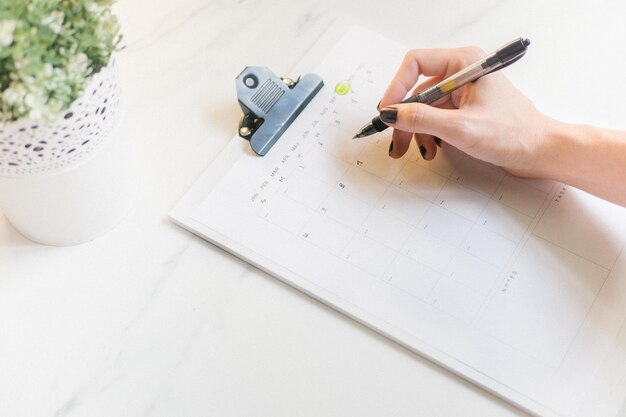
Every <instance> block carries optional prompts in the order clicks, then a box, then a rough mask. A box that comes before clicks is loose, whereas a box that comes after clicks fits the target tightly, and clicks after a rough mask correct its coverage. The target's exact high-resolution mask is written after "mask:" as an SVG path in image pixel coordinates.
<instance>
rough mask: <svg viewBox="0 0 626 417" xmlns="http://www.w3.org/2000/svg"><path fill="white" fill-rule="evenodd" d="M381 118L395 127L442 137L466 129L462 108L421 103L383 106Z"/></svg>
mask: <svg viewBox="0 0 626 417" xmlns="http://www.w3.org/2000/svg"><path fill="white" fill-rule="evenodd" d="M380 118H381V120H382V121H383V122H384V123H385V124H387V125H389V126H391V127H393V128H394V129H397V130H401V131H404V132H413V133H426V134H429V135H431V136H437V137H440V138H441V137H444V138H450V137H454V136H458V135H459V133H461V132H462V130H463V129H464V120H463V116H462V114H461V110H449V109H440V108H438V107H433V106H429V105H426V104H421V103H407V104H397V105H395V106H389V107H383V108H382V109H381V112H380Z"/></svg>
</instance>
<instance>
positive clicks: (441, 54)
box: [381, 47, 484, 107]
mask: <svg viewBox="0 0 626 417" xmlns="http://www.w3.org/2000/svg"><path fill="white" fill-rule="evenodd" d="M482 55H484V52H482V50H481V49H479V48H476V47H466V48H453V49H448V48H444V49H414V50H411V51H409V52H408V53H407V54H406V55H405V57H404V60H403V61H402V64H401V65H400V68H399V69H398V71H397V73H396V75H395V76H394V78H393V80H392V81H391V83H390V84H389V87H387V90H386V91H385V94H384V95H383V99H382V100H381V107H384V106H387V105H389V104H395V103H399V102H400V101H402V100H403V99H404V97H406V95H407V93H408V92H409V91H411V90H412V89H413V87H414V86H415V84H416V83H417V80H418V78H419V77H420V75H426V76H438V77H446V76H448V75H451V74H453V73H455V72H457V71H460V70H461V69H463V68H465V67H466V66H467V65H469V64H471V63H473V62H474V61H475V60H477V59H478V58H479V57H480V56H482Z"/></svg>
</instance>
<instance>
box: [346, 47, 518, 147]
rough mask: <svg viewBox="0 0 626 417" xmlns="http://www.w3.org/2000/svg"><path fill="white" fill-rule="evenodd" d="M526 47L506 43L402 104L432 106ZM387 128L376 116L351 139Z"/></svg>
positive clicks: (514, 57)
mask: <svg viewBox="0 0 626 417" xmlns="http://www.w3.org/2000/svg"><path fill="white" fill-rule="evenodd" d="M528 45H530V40H528V39H522V38H517V39H515V40H514V41H511V42H509V43H507V44H506V45H504V46H503V47H501V48H500V49H498V50H497V51H495V52H494V53H492V54H491V55H487V56H486V57H485V58H482V59H481V60H480V61H478V62H476V63H475V64H472V65H470V66H469V67H467V68H465V69H463V70H461V71H459V72H457V73H456V74H454V75H452V76H450V77H448V78H446V79H445V80H443V81H441V82H440V83H439V84H437V85H434V86H432V87H430V88H429V89H427V90H425V91H422V92H421V93H418V94H416V95H414V96H411V97H409V98H407V99H405V100H403V101H402V103H424V104H432V103H434V102H435V101H437V100H439V99H440V98H442V97H444V96H446V95H447V94H450V93H452V92H453V91H454V90H456V89H457V88H460V87H463V86H464V85H465V84H467V83H470V82H474V81H476V80H477V79H479V78H480V77H482V76H483V75H487V74H490V73H492V72H494V71H498V70H499V69H502V68H504V67H506V66H509V65H511V64H512V63H514V62H515V61H517V60H518V59H520V58H521V57H523V56H524V54H525V53H526V49H527V48H528ZM388 127H389V126H387V125H386V124H385V123H383V121H382V120H380V116H376V117H374V118H373V119H372V121H371V122H370V123H368V124H366V125H365V126H363V127H362V128H361V130H359V131H358V133H357V134H356V135H354V137H353V138H352V139H358V138H363V137H365V136H370V135H373V134H374V133H378V132H382V131H383V130H385V129H387V128H388Z"/></svg>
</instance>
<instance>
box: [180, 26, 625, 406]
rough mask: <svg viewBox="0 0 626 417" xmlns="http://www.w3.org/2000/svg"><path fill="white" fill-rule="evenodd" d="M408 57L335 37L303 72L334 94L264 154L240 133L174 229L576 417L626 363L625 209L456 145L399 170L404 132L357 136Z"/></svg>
mask: <svg viewBox="0 0 626 417" xmlns="http://www.w3.org/2000/svg"><path fill="white" fill-rule="evenodd" d="M372 49H373V50H376V51H377V52H376V59H375V60H372V59H371V53H370V51H371V50H372ZM408 49H409V48H408V47H407V46H405V45H401V44H399V43H396V42H394V41H392V40H390V39H387V38H385V37H384V36H382V35H379V34H377V33H374V32H372V31H369V30H367V29H365V28H363V27H360V26H358V25H351V24H345V23H343V22H339V23H337V24H336V25H334V26H333V27H331V29H329V31H328V32H327V33H326V34H325V35H324V36H323V37H322V38H321V39H320V41H319V42H318V43H317V44H316V45H315V46H314V47H313V48H312V49H311V50H310V51H309V52H308V53H307V54H306V56H305V58H304V59H303V60H302V61H301V62H300V64H299V65H298V66H297V68H296V69H295V70H294V73H295V74H304V73H307V72H313V73H316V74H319V75H321V77H322V78H323V80H324V83H325V85H324V87H323V88H322V90H321V91H320V92H319V93H318V94H317V95H316V96H315V98H314V99H313V100H312V101H311V102H310V103H309V105H308V106H307V107H306V108H305V109H304V111H303V112H302V113H301V114H300V116H299V117H298V118H297V119H296V120H295V121H294V123H293V124H292V125H291V126H290V127H289V129H288V130H287V131H286V132H285V133H284V134H283V136H282V137H281V138H280V140H279V141H278V142H277V143H276V144H275V145H274V147H273V148H272V149H271V150H270V151H269V152H268V154H267V155H266V156H264V157H259V156H257V155H255V154H254V153H253V152H252V150H251V149H250V146H249V143H248V142H247V141H245V140H243V139H241V138H239V137H238V136H237V137H234V138H233V139H232V140H231V141H230V142H229V144H228V145H227V146H226V148H225V149H224V150H223V152H222V153H221V154H220V155H219V156H218V157H217V158H216V160H215V161H213V163H212V164H211V166H210V167H209V168H208V169H207V170H206V171H205V172H204V173H203V174H202V175H201V177H200V178H199V179H198V180H197V182H196V183H195V184H194V185H193V187H192V188H191V189H190V190H189V191H188V193H187V194H186V195H185V196H184V197H183V198H182V200H181V201H180V202H179V203H178V205H177V206H176V207H175V208H174V209H173V211H172V212H171V213H170V217H171V219H172V220H173V221H174V222H176V223H177V224H179V225H180V226H182V227H184V228H186V229H188V230H190V231H191V232H193V233H195V234H197V235H199V236H201V237H203V238H204V239H206V240H208V241H209V242H211V243H213V244H215V245H217V246H219V247H221V248H224V249H225V250H227V251H228V252H230V253H232V254H234V255H235V256H238V257H240V258H242V259H244V260H246V261H247V262H249V263H250V264H252V265H255V266H256V267H258V268H259V269H261V270H263V271H266V272H268V273H270V274H272V275H274V276H275V277H276V278H278V279H280V280H282V281H284V282H286V283H288V284H291V285H293V286H294V287H296V288H298V289H299V290H301V291H303V292H305V293H307V294H309V295H310V296H312V297H314V298H316V299H318V300H321V301H322V302H324V303H326V304H328V305H330V306H332V307H334V308H336V309H337V310H339V311H341V312H343V313H344V314H346V315H348V316H350V317H352V318H353V319H355V320H357V321H359V322H361V323H363V324H365V325H367V326H369V327H371V328H373V329H375V330H376V331H378V332H380V333H382V334H384V335H386V336H387V337H389V338H391V339H393V340H395V341H396V342H398V343H400V344H402V345H403V346H406V347H407V348H409V349H411V350H413V351H415V352H417V353H419V354H421V355H423V356H424V357H426V358H428V359H430V360H432V361H434V362H436V363H438V364H439V365H441V366H443V367H445V368H447V369H449V370H451V371H452V372H454V373H456V374H458V375H461V376H462V377H464V378H466V379H468V380H470V381H472V382H473V383H475V384H477V385H479V386H481V387H483V388H484V389H486V390H488V391H490V392H492V393H494V394H496V395H498V396H500V397H502V398H504V399H506V400H508V401H510V402H512V403H514V404H516V405H518V406H519V407H521V408H523V409H524V410H526V411H528V412H530V413H532V414H535V415H538V416H561V417H563V416H576V415H578V413H580V412H581V407H584V404H586V402H587V401H589V397H590V396H593V397H594V398H595V397H598V398H600V397H602V395H604V394H607V393H608V391H610V389H611V387H612V386H610V384H611V382H610V381H615V375H614V372H616V371H615V370H614V369H612V370H608V371H607V370H606V369H605V368H606V365H605V366H604V367H603V361H604V360H605V358H606V357H607V356H608V355H609V354H610V353H611V352H615V351H617V352H618V353H620V352H622V351H624V350H626V349H624V348H623V346H622V347H621V348H620V347H619V346H617V345H616V343H617V342H616V339H615V338H616V336H617V334H618V332H619V330H620V328H621V326H622V323H623V322H624V318H625V316H626V251H625V250H624V243H625V241H626V209H624V208H621V207H618V206H616V205H613V204H610V203H607V202H604V201H602V200H600V199H598V198H595V197H592V196H590V195H588V194H585V193H583V192H581V191H579V190H577V189H574V188H572V187H569V186H566V185H563V184H558V183H554V182H550V181H542V180H528V179H521V178H516V177H513V176H511V175H508V174H506V173H505V172H504V171H502V170H501V169H499V168H497V167H494V166H491V165H489V164H486V163H483V162H481V161H478V160H476V159H473V158H471V157H469V156H467V155H465V154H463V153H462V152H460V151H458V150H457V149H455V148H453V147H451V146H444V147H443V149H441V150H439V151H438V154H437V157H436V158H435V159H434V160H433V161H430V162H427V161H424V160H423V159H422V158H421V157H420V155H419V152H418V151H417V150H416V149H415V146H413V147H412V148H411V150H410V151H409V152H408V153H407V155H405V156H404V157H403V158H401V159H399V160H392V159H391V158H389V157H388V148H389V142H390V137H391V136H390V135H391V132H390V130H389V131H386V132H384V133H381V134H378V135H374V136H371V137H369V138H365V139H361V140H352V139H351V138H352V136H353V134H354V133H355V132H356V131H357V130H358V128H359V127H361V125H362V124H363V123H364V122H366V121H367V120H369V119H370V118H371V117H372V116H373V115H374V114H375V108H376V105H377V103H378V101H379V100H380V98H381V97H382V94H383V92H384V89H385V88H386V86H387V84H388V82H389V81H390V80H391V78H392V76H393V74H394V73H395V71H396V69H397V67H398V66H399V63H400V62H401V60H402V58H403V56H404V54H405V52H406V51H407V50H408ZM613 354H615V353H613ZM625 361H626V356H625ZM607 372H608V373H607ZM611 373H613V374H611ZM611 378H613V379H611ZM611 392H612V394H611V395H613V396H615V390H613V391H611ZM607 395H608V394H607ZM596 401H602V400H597V398H596ZM620 403H621V400H620Z"/></svg>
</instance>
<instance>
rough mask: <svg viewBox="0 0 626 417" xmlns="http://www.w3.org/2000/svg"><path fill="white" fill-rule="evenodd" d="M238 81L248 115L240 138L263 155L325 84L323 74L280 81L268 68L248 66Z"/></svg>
mask: <svg viewBox="0 0 626 417" xmlns="http://www.w3.org/2000/svg"><path fill="white" fill-rule="evenodd" d="M235 81H236V84H237V99H238V100H239V105H240V106H241V109H242V110H243V113H244V115H243V117H242V118H241V121H240V122H239V136H241V137H242V138H244V139H247V140H249V141H250V146H251V147H252V150H254V152H256V153H257V154H258V155H260V156H263V155H265V154H266V153H267V152H268V151H269V150H270V149H271V148H272V146H274V144H275V143H276V141H277V140H278V139H279V138H280V136H281V135H282V134H283V132H284V131H285V130H287V128H288V127H289V126H290V125H291V123H292V122H293V121H294V120H295V119H296V117H298V115H299V114H300V112H301V111H302V110H303V109H304V108H305V107H306V106H307V104H309V102H310V101H311V99H313V97H314V96H315V94H317V92H318V91H319V90H320V89H321V88H322V86H323V85H324V82H323V81H322V78H321V77H320V76H319V75H315V74H305V75H303V76H302V77H300V78H298V79H297V80H295V81H294V80H292V79H290V78H279V77H277V76H276V75H274V73H272V71H270V70H269V69H268V68H266V67H246V68H245V69H244V70H243V71H242V72H241V74H239V75H238V76H237V78H236V79H235Z"/></svg>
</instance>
